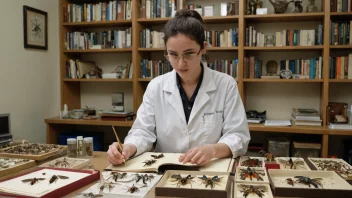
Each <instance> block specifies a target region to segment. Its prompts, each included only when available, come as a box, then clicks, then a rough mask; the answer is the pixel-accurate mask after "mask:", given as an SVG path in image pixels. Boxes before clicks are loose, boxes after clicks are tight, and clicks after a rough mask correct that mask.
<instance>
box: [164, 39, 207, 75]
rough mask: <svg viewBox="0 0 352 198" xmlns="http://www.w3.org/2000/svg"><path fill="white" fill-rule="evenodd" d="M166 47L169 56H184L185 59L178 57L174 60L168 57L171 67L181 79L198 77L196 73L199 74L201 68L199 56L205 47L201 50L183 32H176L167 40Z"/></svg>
mask: <svg viewBox="0 0 352 198" xmlns="http://www.w3.org/2000/svg"><path fill="white" fill-rule="evenodd" d="M166 49H167V54H168V55H169V57H170V56H172V57H177V56H178V57H185V59H186V61H185V60H184V59H183V58H180V59H179V60H178V61H176V62H173V61H171V60H170V58H169V60H170V63H171V65H172V67H173V69H174V70H175V71H176V72H177V73H178V74H179V75H180V77H181V78H182V79H183V80H192V79H194V78H198V76H197V75H199V73H200V70H201V67H200V61H201V57H202V54H204V53H205V51H206V50H205V47H204V48H203V49H202V50H201V47H200V46H199V44H198V43H197V42H196V41H194V40H191V39H190V38H189V37H188V36H186V35H184V34H177V35H175V36H172V37H170V38H169V39H168V40H167V42H166ZM197 54H198V55H197Z"/></svg>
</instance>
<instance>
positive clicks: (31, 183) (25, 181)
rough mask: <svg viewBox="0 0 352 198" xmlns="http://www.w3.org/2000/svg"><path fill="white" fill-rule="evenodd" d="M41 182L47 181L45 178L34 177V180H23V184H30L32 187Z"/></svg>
mask: <svg viewBox="0 0 352 198" xmlns="http://www.w3.org/2000/svg"><path fill="white" fill-rule="evenodd" d="M40 180H45V178H36V177H34V178H32V179H24V180H22V182H24V183H27V182H30V185H34V184H36V183H38V182H39V181H40Z"/></svg>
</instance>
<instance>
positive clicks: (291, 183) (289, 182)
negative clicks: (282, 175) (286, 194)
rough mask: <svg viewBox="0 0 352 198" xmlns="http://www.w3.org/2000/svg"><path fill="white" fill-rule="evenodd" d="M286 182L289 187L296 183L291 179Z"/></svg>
mask: <svg viewBox="0 0 352 198" xmlns="http://www.w3.org/2000/svg"><path fill="white" fill-rule="evenodd" d="M285 181H286V182H287V184H288V185H291V186H293V185H294V182H293V180H292V179H291V178H287V179H286V180H285Z"/></svg>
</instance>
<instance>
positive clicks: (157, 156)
mask: <svg viewBox="0 0 352 198" xmlns="http://www.w3.org/2000/svg"><path fill="white" fill-rule="evenodd" d="M151 156H152V157H153V158H154V159H160V158H163V157H164V154H163V153H162V154H160V155H151Z"/></svg>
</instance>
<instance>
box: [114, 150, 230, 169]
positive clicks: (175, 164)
mask: <svg viewBox="0 0 352 198" xmlns="http://www.w3.org/2000/svg"><path fill="white" fill-rule="evenodd" d="M160 154H163V156H164V157H161V158H159V159H154V158H153V157H152V155H153V156H159V155H160ZM182 154H183V153H154V152H146V153H143V154H142V155H140V156H137V157H134V158H132V159H130V160H128V161H126V165H123V164H121V165H118V166H114V165H110V166H109V167H108V168H107V169H111V170H114V171H121V172H162V171H163V170H170V169H176V170H200V171H217V172H231V171H232V168H233V167H232V166H233V163H234V161H233V160H234V159H232V158H223V159H216V158H214V159H212V160H211V161H210V162H209V163H208V164H206V165H204V166H199V165H196V164H191V163H187V164H182V162H179V161H178V158H179V157H180V156H181V155H182ZM148 160H155V162H154V163H152V164H150V165H148V164H146V162H147V161H148Z"/></svg>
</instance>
